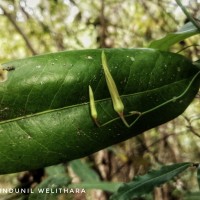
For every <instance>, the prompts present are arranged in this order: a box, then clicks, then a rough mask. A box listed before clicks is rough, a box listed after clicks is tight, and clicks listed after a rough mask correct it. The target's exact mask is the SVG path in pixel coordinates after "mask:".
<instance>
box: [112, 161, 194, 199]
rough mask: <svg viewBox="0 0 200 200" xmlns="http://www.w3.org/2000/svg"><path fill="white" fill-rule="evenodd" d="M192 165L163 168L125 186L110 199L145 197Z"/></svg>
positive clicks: (181, 164)
mask: <svg viewBox="0 0 200 200" xmlns="http://www.w3.org/2000/svg"><path fill="white" fill-rule="evenodd" d="M190 165H191V163H178V164H173V165H170V166H163V167H162V168H161V169H160V170H153V171H151V172H149V173H148V174H145V175H143V176H138V177H136V178H134V180H133V181H132V182H129V183H125V184H123V185H122V186H121V187H120V188H119V189H118V191H117V193H115V194H113V196H112V197H111V198H110V199H111V200H124V199H127V200H128V199H134V198H137V197H141V196H144V195H145V194H148V193H150V192H152V191H153V189H154V188H155V187H158V186H160V185H161V184H163V183H166V182H167V181H169V180H171V179H172V178H174V177H175V176H177V175H178V174H180V173H181V172H183V171H184V170H186V169H187V168H188V167H189V166H190Z"/></svg>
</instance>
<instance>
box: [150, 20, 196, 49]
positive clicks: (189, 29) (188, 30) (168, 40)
mask: <svg viewBox="0 0 200 200" xmlns="http://www.w3.org/2000/svg"><path fill="white" fill-rule="evenodd" d="M196 34H199V29H197V27H196V26H194V25H193V23H192V22H188V23H187V24H185V25H184V26H183V27H182V28H181V29H180V30H179V31H177V32H175V33H169V34H167V35H166V36H165V37H164V38H162V39H159V40H154V41H152V42H151V44H150V45H149V48H154V49H160V50H164V51H168V50H169V49H170V47H171V46H172V45H174V44H176V43H178V42H180V41H182V40H184V39H186V38H188V37H191V36H193V35H196Z"/></svg>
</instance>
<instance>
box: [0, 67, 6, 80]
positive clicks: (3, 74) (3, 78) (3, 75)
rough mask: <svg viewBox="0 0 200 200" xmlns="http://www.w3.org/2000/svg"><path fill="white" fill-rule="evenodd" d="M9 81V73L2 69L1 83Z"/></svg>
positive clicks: (0, 72)
mask: <svg viewBox="0 0 200 200" xmlns="http://www.w3.org/2000/svg"><path fill="white" fill-rule="evenodd" d="M7 79H8V71H7V70H5V69H2V68H0V82H5V81H6V80H7Z"/></svg>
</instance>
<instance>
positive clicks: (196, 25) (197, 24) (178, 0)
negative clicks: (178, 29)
mask: <svg viewBox="0 0 200 200" xmlns="http://www.w3.org/2000/svg"><path fill="white" fill-rule="evenodd" d="M175 1H176V3H177V4H178V5H179V6H180V8H181V10H182V11H183V12H184V14H185V15H186V16H187V18H188V19H189V20H190V21H191V22H192V23H193V24H194V26H195V27H196V28H197V29H198V30H199V31H200V25H199V23H198V22H197V21H196V20H195V19H194V18H193V17H192V16H191V15H190V13H189V12H188V11H187V9H186V8H185V6H184V5H183V4H182V3H181V1H180V0H175Z"/></svg>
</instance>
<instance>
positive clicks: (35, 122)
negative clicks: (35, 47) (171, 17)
mask: <svg viewBox="0 0 200 200" xmlns="http://www.w3.org/2000/svg"><path fill="white" fill-rule="evenodd" d="M101 52H102V50H100V49H99V50H82V51H67V52H60V53H54V54H47V55H41V56H36V57H31V58H27V59H22V60H16V61H12V62H9V63H6V64H4V65H3V67H4V68H6V67H10V66H12V67H14V68H15V70H14V71H9V74H8V80H7V81H5V82H3V83H1V87H0V98H1V99H2V100H1V105H0V110H1V111H2V112H1V116H0V118H1V122H0V128H1V134H0V151H1V154H2V156H3V158H4V159H2V160H1V161H0V172H1V173H11V172H16V171H21V170H27V169H36V168H40V167H44V166H48V165H52V164H57V163H60V162H62V161H66V160H72V159H76V158H80V157H83V156H86V155H89V154H91V153H93V152H96V151H98V150H100V149H103V148H105V147H107V146H110V145H113V144H116V143H118V142H121V141H123V140H126V139H128V138H130V137H133V136H135V135H137V134H140V133H142V132H143V131H145V130H148V129H150V128H152V127H155V126H157V125H159V124H162V123H165V122H167V121H169V120H171V119H173V118H175V117H177V116H178V115H180V114H181V113H182V112H183V111H184V110H185V109H186V108H187V106H188V105H189V104H190V102H191V101H192V99H193V98H194V96H195V95H196V93H197V91H198V89H199V81H200V79H199V78H198V74H199V73H198V69H197V68H196V67H195V66H194V65H192V63H191V62H190V61H189V60H188V59H186V58H184V57H183V56H180V55H178V54H173V53H169V52H162V51H158V50H153V49H106V50H105V54H106V56H107V60H108V66H109V69H110V71H111V73H112V76H113V78H114V80H115V82H116V84H117V88H118V90H119V93H120V95H122V97H121V98H122V101H123V102H124V106H125V116H126V115H127V114H129V112H130V111H139V112H141V113H142V114H141V115H140V116H139V117H138V116H137V115H136V116H135V115H131V116H129V117H126V118H127V120H128V122H129V123H130V122H133V121H134V120H135V123H134V126H132V127H131V128H130V129H127V128H125V127H124V124H123V123H122V122H121V120H120V119H119V117H118V115H117V114H116V113H115V111H114V110H113V107H112V103H111V100H110V95H109V92H108V90H107V89H105V88H107V85H106V82H105V77H104V75H103V74H102V67H101ZM141 66H142V68H141ZM24 74H26V75H25V76H24ZM22 77H23V78H22ZM89 85H91V86H92V88H93V90H94V91H95V93H94V95H95V99H96V100H97V101H96V107H97V111H98V114H99V115H98V116H99V121H100V123H101V124H103V123H105V122H107V121H109V120H112V121H111V122H110V123H108V124H107V125H106V126H103V127H101V128H98V127H96V126H95V124H94V122H93V120H92V119H91V116H90V111H89V104H88V102H89V94H88V86H89ZM158 116H159V117H158ZM113 119H114V120H113ZM88 144H89V145H88ZM13 151H14V152H15V153H14V154H13ZM38 152H40V154H39V155H38Z"/></svg>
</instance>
